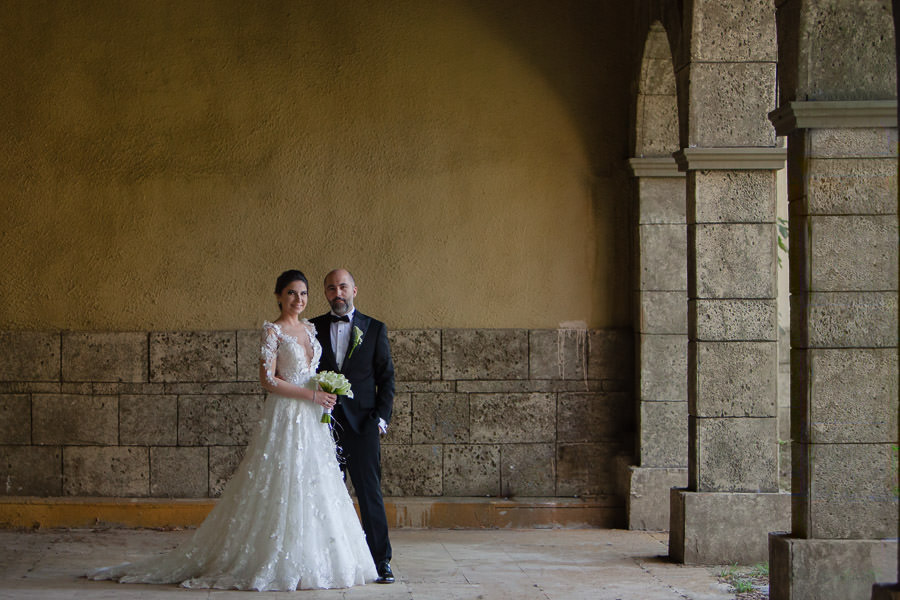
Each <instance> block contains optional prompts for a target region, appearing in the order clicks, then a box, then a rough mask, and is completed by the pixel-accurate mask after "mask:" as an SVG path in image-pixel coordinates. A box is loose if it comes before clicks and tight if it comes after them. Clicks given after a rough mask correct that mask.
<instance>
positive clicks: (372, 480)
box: [312, 269, 394, 583]
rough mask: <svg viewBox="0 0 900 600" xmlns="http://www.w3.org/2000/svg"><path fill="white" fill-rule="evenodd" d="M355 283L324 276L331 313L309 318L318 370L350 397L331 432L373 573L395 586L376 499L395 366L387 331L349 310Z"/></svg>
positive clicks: (341, 403)
mask: <svg viewBox="0 0 900 600" xmlns="http://www.w3.org/2000/svg"><path fill="white" fill-rule="evenodd" d="M355 297H356V282H355V281H354V280H353V276H352V275H351V274H350V272H349V271H347V270H346V269H335V270H334V271H331V272H330V273H329V274H328V275H326V276H325V298H326V299H327V300H328V303H329V304H330V305H331V312H330V313H328V314H324V315H321V316H319V317H316V318H314V319H312V322H313V324H314V325H315V326H316V337H318V339H319V343H320V344H321V345H322V358H321V360H320V361H319V370H320V371H337V372H338V373H343V374H344V376H346V377H347V379H348V380H349V381H350V388H351V389H352V390H353V397H352V398H347V397H346V396H340V397H339V399H338V404H337V406H335V407H334V413H333V416H334V420H335V421H336V423H337V425H336V426H335V428H334V430H335V431H336V432H337V434H338V440H337V443H338V446H340V447H341V453H342V456H343V458H344V460H345V461H346V469H347V470H348V471H349V472H350V480H351V481H352V482H353V489H354V490H356V498H357V500H358V501H359V512H360V516H361V517H362V526H363V530H364V531H365V533H366V543H368V544H369V551H370V552H371V553H372V558H373V559H374V560H375V567H376V568H377V569H378V579H377V580H376V581H377V582H378V583H394V574H393V572H391V563H390V561H391V542H390V540H389V539H388V526H387V516H386V515H385V512H384V499H383V498H382V497H381V442H380V440H379V435H380V434H384V433H386V432H387V427H388V423H389V422H390V420H391V408H392V407H393V404H394V363H393V361H392V360H391V348H390V346H389V344H388V338H387V328H386V327H385V325H384V323H382V322H381V321H376V320H375V319H373V318H371V317H367V316H366V315H364V314H362V313H360V312H359V311H358V310H356V309H355V308H354V306H353V299H354V298H355Z"/></svg>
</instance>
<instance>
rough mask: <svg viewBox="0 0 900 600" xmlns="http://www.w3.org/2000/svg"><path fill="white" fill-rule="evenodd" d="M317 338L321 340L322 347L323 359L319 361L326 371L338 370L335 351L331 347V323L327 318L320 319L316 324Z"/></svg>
mask: <svg viewBox="0 0 900 600" xmlns="http://www.w3.org/2000/svg"><path fill="white" fill-rule="evenodd" d="M316 337H317V338H319V345H320V346H322V358H321V360H320V361H319V362H320V363H321V364H322V365H323V366H324V367H326V370H332V369H334V370H335V371H336V370H337V360H335V357H334V350H332V346H331V321H330V320H329V319H327V318H320V319H319V323H317V324H316Z"/></svg>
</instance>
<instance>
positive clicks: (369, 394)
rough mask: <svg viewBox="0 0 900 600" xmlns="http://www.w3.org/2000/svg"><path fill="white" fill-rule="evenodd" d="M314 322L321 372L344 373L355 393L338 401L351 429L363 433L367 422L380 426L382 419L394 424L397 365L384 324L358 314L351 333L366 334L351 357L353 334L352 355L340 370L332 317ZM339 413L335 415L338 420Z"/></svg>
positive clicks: (355, 315) (345, 359) (348, 351)
mask: <svg viewBox="0 0 900 600" xmlns="http://www.w3.org/2000/svg"><path fill="white" fill-rule="evenodd" d="M311 321H312V323H313V325H315V326H316V337H317V338H318V340H319V343H320V344H321V345H322V358H321V359H320V360H319V369H318V370H319V371H337V372H339V373H343V374H344V376H345V377H346V378H347V380H348V381H349V382H350V389H352V390H353V397H352V398H347V397H346V396H341V397H340V400H339V402H338V403H339V405H340V407H341V410H342V411H343V413H344V416H345V417H346V419H347V423H348V424H349V425H350V427H352V428H353V430H354V431H356V432H357V433H361V432H362V431H363V427H364V425H365V424H366V420H367V419H370V420H372V421H374V422H375V423H376V424H377V422H378V419H379V418H381V419H384V420H385V422H386V423H390V422H391V410H392V409H393V407H394V362H393V360H391V347H390V344H389V343H388V337H387V327H385V325H384V323H382V322H381V321H378V320H376V319H373V318H371V317H367V316H366V315H364V314H362V313H361V312H359V311H358V310H357V311H355V312H354V313H353V322H352V323H351V324H350V326H351V331H352V328H353V327H359V328H360V329H361V330H362V332H363V333H362V342H360V344H359V346H357V347H356V349H355V350H353V352H352V354H351V352H350V350H351V348H353V339H354V336H353V334H352V333H351V334H350V343H349V344H348V345H347V355H348V356H345V357H344V362H343V365H342V368H341V369H338V367H337V359H336V358H335V356H334V350H332V349H331V319H330V317H329V315H327V314H325V315H320V316H318V317H316V318H314V319H311ZM339 413H340V411H336V413H335V416H336V417H338V418H339V417H340V415H339Z"/></svg>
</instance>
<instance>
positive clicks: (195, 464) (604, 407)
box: [0, 329, 634, 497]
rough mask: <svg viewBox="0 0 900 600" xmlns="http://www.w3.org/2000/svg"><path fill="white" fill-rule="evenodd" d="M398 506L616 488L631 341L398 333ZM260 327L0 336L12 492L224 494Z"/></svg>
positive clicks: (252, 407) (253, 395) (250, 413)
mask: <svg viewBox="0 0 900 600" xmlns="http://www.w3.org/2000/svg"><path fill="white" fill-rule="evenodd" d="M390 338H391V345H392V350H393V354H394V360H395V363H396V370H397V380H398V386H397V389H398V393H397V397H396V399H395V406H394V416H393V422H392V425H391V429H390V432H389V434H388V435H387V436H386V437H385V439H384V444H383V446H382V453H383V467H384V491H385V493H386V494H387V495H389V496H520V497H521V496H525V497H545V496H551V497H552V496H585V495H587V496H593V495H600V496H604V495H612V494H614V493H615V489H614V481H613V480H614V476H613V464H614V461H615V458H616V456H617V455H620V454H629V453H630V452H631V440H632V437H633V420H634V417H633V409H632V401H631V390H630V388H631V383H630V382H631V380H632V378H633V374H632V350H631V343H632V342H631V340H632V333H631V332H630V331H627V330H590V331H587V330H526V329H504V330H497V329H494V330H491V329H478V330H472V329H465V330H460V329H447V330H439V329H429V330H403V331H393V332H391V334H390ZM258 349H259V333H258V332H257V331H200V332H149V333H146V332H62V333H59V332H46V333H45V332H22V331H5V332H0V357H2V360H0V478H2V479H0V481H2V484H3V485H2V488H0V490H2V492H0V493H2V494H3V495H6V496H112V497H148V496H149V497H207V496H217V495H218V494H219V493H221V490H222V487H223V485H224V483H225V482H226V481H227V479H228V477H229V476H230V474H231V473H232V471H233V469H234V467H235V466H236V465H237V463H238V462H239V460H240V457H241V455H242V452H243V449H244V447H245V445H246V443H247V441H248V440H249V436H250V435H251V434H252V432H253V430H254V427H255V424H256V421H257V415H258V414H259V411H260V409H261V406H262V404H263V402H264V398H265V397H264V394H263V393H262V390H261V388H260V387H259V384H258V382H257V375H258V363H257V360H258V359H257V357H258Z"/></svg>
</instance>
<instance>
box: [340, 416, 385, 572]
mask: <svg viewBox="0 0 900 600" xmlns="http://www.w3.org/2000/svg"><path fill="white" fill-rule="evenodd" d="M339 408H340V407H338V409H339ZM338 409H336V410H335V411H334V416H335V421H337V423H336V427H335V428H334V433H335V439H336V440H337V444H338V446H339V447H340V451H339V452H340V455H339V457H338V460H340V461H341V469H343V470H344V472H345V473H350V481H351V482H353V489H354V490H355V491H356V499H357V501H358V502H359V514H360V517H361V519H362V527H363V532H365V534H366V543H367V544H368V545H369V552H371V553H372V559H373V560H374V561H375V564H376V565H378V564H379V563H381V562H383V561H389V560H391V541H390V539H389V537H388V524H387V515H385V512H384V498H383V497H382V495H381V440H380V434H379V432H378V423H377V421H373V420H367V421H366V422H365V427H364V431H362V432H361V433H357V432H355V431H353V429H352V428H351V427H350V425H349V424H348V423H347V421H346V419H345V418H343V417H344V415H343V414H340V412H342V411H340V410H338Z"/></svg>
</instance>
